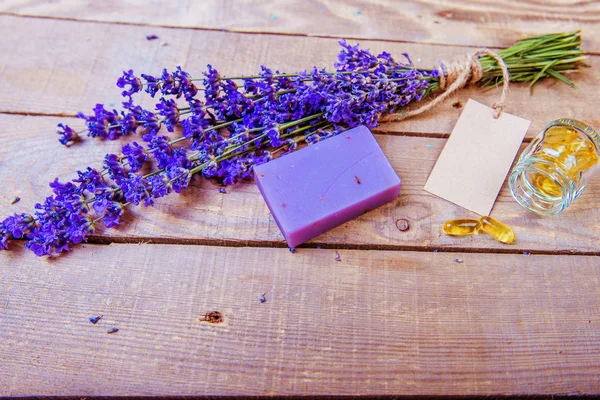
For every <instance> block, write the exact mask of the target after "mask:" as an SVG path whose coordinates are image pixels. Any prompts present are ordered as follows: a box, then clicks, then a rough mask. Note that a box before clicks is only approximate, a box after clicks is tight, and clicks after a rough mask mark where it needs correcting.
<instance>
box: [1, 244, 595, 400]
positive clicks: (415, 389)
mask: <svg viewBox="0 0 600 400" xmlns="http://www.w3.org/2000/svg"><path fill="white" fill-rule="evenodd" d="M339 252H340V255H341V260H342V261H339V262H338V261H335V260H334V252H333V251H332V250H317V249H302V250H300V251H298V252H297V253H296V254H291V253H290V252H288V251H287V249H265V248H261V249H248V248H222V247H205V246H168V245H142V246H137V245H111V246H97V245H86V248H85V249H81V251H78V252H74V253H72V254H69V255H66V256H63V257H58V258H56V259H45V258H42V259H37V258H35V257H34V256H33V255H31V254H29V253H27V254H21V252H19V251H17V253H16V254H14V253H2V254H0V276H2V286H1V288H0V323H1V324H2V329H0V357H1V359H2V368H0V395H2V396H38V395H61V396H100V395H102V396H117V395H118V396H138V395H163V396H167V395H217V394H219V395H276V394H277V395H333V394H340V395H344V394H346V395H399V394H403V395H411V394H427V395H444V396H451V395H458V394H463V395H468V394H480V395H492V394H550V393H554V394H582V393H588V394H589V393H599V392H600V383H599V381H598V376H599V374H600V321H599V320H598V315H600V308H599V304H600V275H599V271H600V270H599V268H598V267H599V266H600V259H599V258H597V257H587V256H523V255H503V256H501V257H499V256H498V255H486V254H459V253H454V254H452V253H422V252H420V253H413V252H388V251H349V250H346V251H344V250H340V251H339ZM457 257H460V258H461V259H462V260H463V262H462V263H457V262H456V261H455V259H456V258H457ZM262 293H266V294H265V297H266V302H265V303H260V301H259V297H260V295H261V294H262ZM210 311H219V312H221V313H222V314H223V316H224V322H223V323H221V324H214V325H211V324H208V323H206V322H200V321H199V318H200V317H202V316H203V315H204V314H205V313H206V312H210ZM99 314H103V315H104V316H103V318H102V319H101V320H100V322H99V323H98V324H96V325H92V324H91V323H90V322H89V321H88V318H89V317H92V316H96V315H99ZM112 327H117V328H119V332H117V333H115V334H112V335H109V334H107V330H108V329H110V328H112Z"/></svg>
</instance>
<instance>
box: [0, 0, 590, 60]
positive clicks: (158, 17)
mask: <svg viewBox="0 0 600 400" xmlns="http://www.w3.org/2000/svg"><path fill="white" fill-rule="evenodd" d="M0 11H1V12H5V13H12V14H16V15H31V16H42V17H53V18H68V19H76V20H88V21H106V22H118V23H128V24H142V25H155V26H169V27H187V28H200V29H212V30H227V31H237V32H250V33H257V32H270V33H283V34H291V35H302V36H322V37H346V38H361V39H378V40H390V41H400V42H420V43H435V44H450V45H468V46H498V47H501V46H508V45H510V44H511V43H512V42H514V41H515V40H517V39H520V38H522V37H524V36H533V35H538V34H541V33H548V32H557V31H569V30H575V29H583V31H584V34H585V35H586V37H587V41H586V47H587V48H588V49H589V50H590V51H595V52H598V51H600V39H599V37H600V4H599V3H598V2H597V1H593V0H584V1H551V2H548V1H544V2H540V1H535V0H527V1H523V0H508V1H500V2H499V1H492V0H468V1H460V2H457V1H450V0H442V1H434V0H411V1H403V2H401V3H399V2H398V1H395V0H379V1H377V2H370V1H364V0H363V1H360V0H350V1H347V0H310V1H301V2H300V1H299V2H290V1H267V0H251V1H249V0H246V1H236V2H228V1H222V0H205V1H193V0H187V1H177V2H175V1H173V2H167V3H165V2H162V1H159V0H153V1H146V2H144V3H143V4H142V3H139V2H136V1H132V0H130V1H119V0H107V1H103V2H102V4H98V3H97V2H72V1H69V0H55V1H52V2H39V1H35V0H28V1H27V0H26V1H23V0H5V1H4V2H2V3H1V4H0Z"/></svg>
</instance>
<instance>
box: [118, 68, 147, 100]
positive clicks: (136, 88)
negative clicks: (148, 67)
mask: <svg viewBox="0 0 600 400" xmlns="http://www.w3.org/2000/svg"><path fill="white" fill-rule="evenodd" d="M126 86H129V89H126V90H124V91H123V92H121V95H122V96H123V97H128V96H131V95H133V94H134V93H137V92H140V91H141V90H142V80H141V79H140V78H138V77H137V76H135V75H134V74H133V70H132V69H130V70H129V71H123V76H121V77H120V78H119V79H118V80H117V87H120V88H121V89H125V87H126Z"/></svg>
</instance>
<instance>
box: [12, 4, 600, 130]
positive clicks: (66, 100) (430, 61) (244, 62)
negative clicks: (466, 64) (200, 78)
mask: <svg viewBox="0 0 600 400" xmlns="http://www.w3.org/2000/svg"><path fill="white" fill-rule="evenodd" d="M149 33H155V34H157V35H158V36H160V40H155V41H147V40H146V38H145V36H146V35H147V34H149ZM0 37H2V38H3V40H2V41H0V53H2V54H7V55H10V56H7V57H2V58H1V59H0V112H2V111H4V112H25V113H55V114H61V115H63V114H65V113H66V114H71V115H75V113H76V112H77V111H81V110H83V111H86V112H87V111H88V110H91V109H92V108H93V107H94V105H95V104H96V103H106V104H116V106H117V107H118V106H119V104H120V101H121V98H120V92H121V90H120V89H118V88H116V87H115V82H116V79H117V77H118V76H120V75H121V73H122V70H123V69H128V68H133V69H134V70H135V71H138V72H149V73H159V72H160V71H161V69H162V67H168V68H170V69H172V68H174V66H175V65H182V66H183V67H184V68H186V69H188V70H190V71H191V72H192V73H194V74H196V75H200V74H201V72H202V71H203V70H204V68H205V65H206V64H207V63H211V64H213V65H214V66H215V67H217V68H219V69H220V70H221V72H223V73H224V74H229V75H231V74H240V73H254V72H255V71H257V70H258V69H259V66H260V64H266V65H270V66H272V67H273V68H278V69H280V70H282V71H298V70H301V69H305V68H310V67H311V66H313V65H318V66H329V67H331V66H332V64H333V61H334V60H335V59H336V56H337V52H338V45H337V43H336V42H337V41H336V40H335V39H322V38H302V37H290V36H281V35H279V36H273V35H244V34H235V33H227V32H210V31H208V32H207V31H197V30H189V29H165V28H155V27H152V28H148V27H140V26H125V25H115V24H95V23H84V22H70V21H55V20H43V19H30V18H18V17H10V16H0ZM363 45H364V46H365V47H369V48H371V49H372V50H373V51H375V52H380V51H383V50H387V51H389V52H391V53H393V54H397V55H400V54H401V53H403V52H405V51H406V52H408V53H410V54H411V55H412V57H413V60H414V61H415V63H417V64H418V65H420V66H422V67H431V66H433V65H434V64H435V62H436V60H438V59H440V58H441V59H452V58H453V57H457V56H460V55H461V54H463V53H465V52H468V51H472V49H469V48H464V47H448V46H436V45H427V44H410V43H389V42H388V43H386V42H373V41H364V42H363ZM598 60H600V58H599V57H592V59H591V60H590V63H591V65H592V68H591V69H587V70H585V71H583V72H581V73H578V74H577V75H574V76H573V78H574V80H575V81H576V82H577V83H578V84H579V85H580V86H581V90H580V91H574V90H572V89H571V88H569V87H567V86H566V85H564V84H562V83H561V84H558V83H556V82H545V83H541V84H540V85H539V86H538V87H536V91H535V94H534V96H531V95H530V93H529V87H528V86H527V85H513V88H512V90H511V92H510V96H509V101H508V107H507V111H508V112H513V113H517V114H519V115H521V116H523V117H525V118H528V119H530V120H532V121H533V124H532V127H531V129H530V131H529V134H528V135H529V137H532V136H534V135H535V134H536V133H537V132H538V131H539V130H540V129H541V127H543V126H544V125H545V124H546V123H547V122H549V121H551V120H553V119H556V118H560V117H573V118H578V119H583V120H587V121H588V122H589V123H594V124H596V125H599V126H600V117H599V116H598V113H596V112H595V108H593V107H589V104H593V103H594V102H595V101H596V98H597V93H596V85H597V82H599V81H600V68H599V67H600V64H599V61H598ZM498 96H499V94H498V91H497V90H492V91H486V92H484V91H482V90H481V89H478V88H474V89H466V90H464V91H461V92H460V93H459V94H457V95H456V96H452V99H449V100H448V101H446V102H444V103H443V104H441V105H440V106H439V107H438V108H437V109H436V110H435V111H433V112H429V113H426V114H424V115H421V116H418V117H415V118H412V119H410V120H407V121H403V122H399V123H393V124H385V125H383V126H382V127H381V130H382V131H386V132H402V133H403V132H408V133H411V134H436V135H447V134H448V133H449V132H450V131H451V130H452V127H453V125H454V123H455V122H456V120H457V118H458V115H459V113H460V111H461V110H460V109H457V108H454V107H453V104H454V103H455V102H456V101H457V100H458V101H460V102H461V103H463V104H464V103H465V102H466V99H468V98H469V97H472V98H474V99H476V100H479V101H481V102H483V103H485V104H492V103H494V102H496V101H497V100H498ZM151 100H152V99H150V98H149V97H148V98H147V99H146V101H145V102H144V104H145V105H146V106H148V107H152V101H151Z"/></svg>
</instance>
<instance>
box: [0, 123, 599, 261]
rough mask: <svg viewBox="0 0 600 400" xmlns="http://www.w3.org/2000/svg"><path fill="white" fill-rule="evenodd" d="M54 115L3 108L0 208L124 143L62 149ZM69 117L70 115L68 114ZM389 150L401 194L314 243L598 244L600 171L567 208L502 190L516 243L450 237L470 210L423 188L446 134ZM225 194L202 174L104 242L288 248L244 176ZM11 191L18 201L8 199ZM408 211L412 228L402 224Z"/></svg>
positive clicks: (498, 209)
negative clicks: (550, 209) (528, 205)
mask: <svg viewBox="0 0 600 400" xmlns="http://www.w3.org/2000/svg"><path fill="white" fill-rule="evenodd" d="M58 121H60V120H59V119H58V118H50V117H27V116H15V115H0V126H2V127H3V129H2V133H1V134H0V182H2V185H1V186H0V215H2V216H7V215H10V214H12V213H14V212H20V211H30V210H32V209H33V206H34V204H35V203H36V202H38V201H42V200H43V198H44V197H45V196H46V195H48V194H50V189H49V188H48V186H47V185H48V182H50V181H51V180H53V179H54V177H59V178H60V179H61V180H63V179H64V180H68V179H72V178H73V177H74V176H76V174H75V171H76V170H77V169H80V170H83V169H85V167H86V166H87V165H92V166H95V167H98V168H100V167H101V160H102V159H103V156H104V154H105V153H107V152H117V151H118V150H119V147H120V144H119V143H118V142H108V141H106V142H99V141H95V140H93V139H88V140H85V141H83V143H81V144H78V145H76V146H73V147H71V148H65V147H63V146H61V145H60V144H59V143H58V141H57V137H56V135H55V134H54V133H53V129H54V127H55V125H56V123H57V122H58ZM65 121H66V122H68V123H72V122H73V121H72V120H70V119H66V120H65ZM377 140H378V141H379V143H380V144H381V146H382V148H383V150H384V152H385V153H386V155H387V156H388V158H389V159H390V162H391V163H392V165H393V167H394V169H395V170H396V171H397V172H398V174H399V176H400V177H401V178H402V184H403V186H402V189H401V195H400V197H399V198H398V200H397V201H395V202H393V203H390V204H388V205H386V206H383V207H381V208H379V209H377V210H375V211H372V212H370V213H367V214H365V215H363V216H361V217H359V218H358V219H356V220H354V221H351V222H349V223H347V224H345V225H343V226H341V227H338V228H337V229H334V230H333V231H330V232H328V233H326V234H324V235H321V236H320V237H318V238H316V239H315V240H313V246H316V245H321V246H338V247H339V246H349V247H369V248H403V249H407V248H409V249H410V248H420V249H424V248H425V249H427V248H429V249H430V250H433V249H444V248H448V249H457V248H458V249H475V250H476V249H494V251H512V252H517V251H525V250H527V251H544V252H549V251H562V252H569V251H575V252H598V251H599V246H598V244H599V242H598V237H599V235H600V214H599V213H600V210H599V208H598V200H597V199H598V198H599V197H600V175H598V174H597V175H596V176H595V178H594V179H592V182H591V183H590V185H589V187H588V188H587V189H586V192H585V193H584V194H583V196H582V197H581V198H580V199H578V200H577V201H576V202H574V203H573V205H572V206H571V207H570V208H569V209H568V210H567V211H565V212H564V213H562V214H560V215H558V216H554V217H539V216H536V215H534V214H532V213H529V212H527V211H525V210H524V209H522V208H521V207H520V206H519V205H518V204H517V203H516V202H515V201H514V200H513V199H512V197H511V195H510V192H509V190H508V188H507V187H506V185H505V187H504V188H503V189H502V191H501V192H500V196H499V198H498V201H497V203H496V205H495V207H494V210H493V212H492V215H493V216H495V217H497V218H498V219H500V220H501V221H504V222H506V223H508V224H509V225H511V226H512V227H513V228H514V229H515V231H516V233H517V237H518V239H517V243H516V244H515V245H513V246H506V245H502V244H499V243H497V242H495V241H494V240H493V239H492V238H489V237H487V236H484V235H479V236H476V237H473V238H452V237H448V236H445V235H443V234H442V232H441V226H442V224H443V223H444V221H446V220H448V219H452V218H458V217H470V216H474V215H473V214H471V213H469V212H468V211H466V210H464V209H462V208H459V207H457V206H455V205H453V204H452V203H449V202H447V201H445V200H442V199H439V198H437V197H435V196H433V195H431V194H429V193H427V192H425V191H424V190H423V186H424V184H425V181H426V179H427V177H428V176H429V173H430V171H431V169H432V168H433V165H434V163H435V161H436V159H437V157H438V156H439V153H440V152H441V150H442V148H443V146H444V144H445V141H446V139H436V138H421V137H402V136H390V135H377ZM227 191H228V193H227V194H222V193H219V191H218V186H217V184H215V183H212V182H209V181H206V180H204V179H198V180H196V181H194V183H193V185H192V187H191V188H190V190H188V191H185V192H184V193H182V194H181V195H171V196H170V197H168V198H164V199H160V200H159V201H157V204H156V206H155V207H154V208H143V207H140V208H137V209H136V208H133V209H132V210H131V214H130V215H129V216H128V217H127V218H126V219H125V221H126V223H125V224H123V226H121V227H119V228H118V229H113V230H109V231H107V232H105V233H102V234H100V239H102V240H106V241H113V240H118V241H125V240H128V241H142V240H151V241H153V242H160V241H167V242H171V243H172V242H178V241H179V242H180V243H183V242H191V243H225V242H227V243H229V244H231V245H235V244H238V245H244V244H248V243H254V244H260V245H265V246H274V245H275V246H284V242H283V238H282V236H281V234H280V232H279V229H278V228H277V225H276V224H275V222H274V221H273V219H272V217H271V216H270V213H269V211H268V209H267V207H266V205H265V204H264V202H263V200H262V197H261V196H260V194H259V192H258V190H257V188H256V186H255V185H254V183H252V182H250V183H242V184H238V185H236V186H234V187H231V188H228V189H227ZM13 196H19V197H21V201H20V202H18V203H16V204H14V205H10V204H9V200H10V199H11V198H12V197H13ZM400 218H405V219H407V220H408V221H409V223H410V229H409V230H408V231H405V232H401V231H399V230H398V229H397V228H396V226H395V221H396V220H397V219H400Z"/></svg>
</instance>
